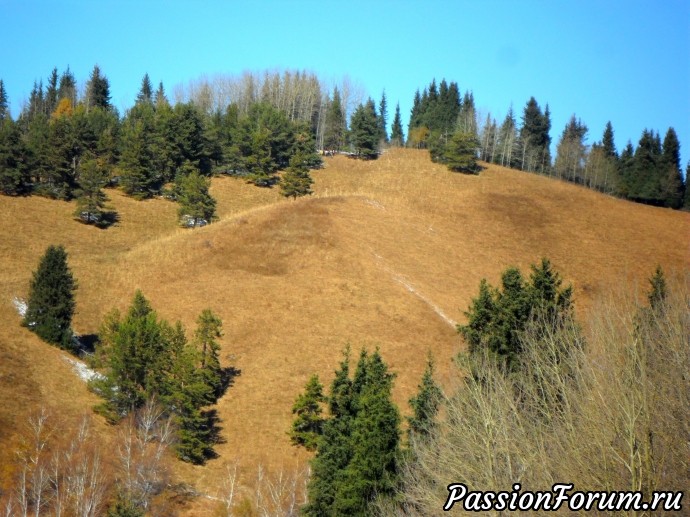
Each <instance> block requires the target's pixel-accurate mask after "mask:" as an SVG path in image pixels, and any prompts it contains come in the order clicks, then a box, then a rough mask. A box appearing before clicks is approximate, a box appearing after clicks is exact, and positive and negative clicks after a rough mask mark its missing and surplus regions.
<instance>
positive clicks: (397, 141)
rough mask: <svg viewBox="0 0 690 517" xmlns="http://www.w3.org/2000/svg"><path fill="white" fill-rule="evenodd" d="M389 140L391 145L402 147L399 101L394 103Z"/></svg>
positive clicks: (402, 136) (403, 140)
mask: <svg viewBox="0 0 690 517" xmlns="http://www.w3.org/2000/svg"><path fill="white" fill-rule="evenodd" d="M390 142H391V145H394V146H396V147H404V145H405V135H404V134H403V128H402V120H401V118H400V103H398V104H396V105H395V117H394V118H393V125H392V127H391V139H390Z"/></svg>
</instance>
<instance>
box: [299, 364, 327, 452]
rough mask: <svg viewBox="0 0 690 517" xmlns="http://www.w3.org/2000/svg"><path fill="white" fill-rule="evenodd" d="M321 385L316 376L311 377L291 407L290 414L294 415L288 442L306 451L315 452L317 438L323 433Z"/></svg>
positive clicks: (323, 398)
mask: <svg viewBox="0 0 690 517" xmlns="http://www.w3.org/2000/svg"><path fill="white" fill-rule="evenodd" d="M326 400H327V399H326V397H325V396H324V394H323V385H322V384H321V382H320V381H319V376H318V375H312V376H311V377H310V378H309V381H307V384H306V386H305V387H304V393H300V394H299V396H298V397H297V400H296V401H295V404H294V406H292V414H293V415H296V417H295V420H294V421H293V422H292V429H291V431H290V441H291V442H292V444H293V445H300V446H302V447H304V448H305V449H307V450H308V451H314V450H316V447H317V445H318V441H319V437H320V436H321V434H322V432H323V423H324V418H323V417H322V416H321V413H322V410H321V405H322V404H323V403H324V402H326Z"/></svg>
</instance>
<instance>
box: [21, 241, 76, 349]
mask: <svg viewBox="0 0 690 517" xmlns="http://www.w3.org/2000/svg"><path fill="white" fill-rule="evenodd" d="M76 289H77V283H76V281H75V280H74V277H73V275H72V271H71V270H70V268H69V266H68V265H67V253H66V252H65V248H63V247H62V246H49V247H48V249H47V250H46V252H45V255H43V258H41V261H40V263H39V265H38V269H37V270H36V271H35V272H34V274H33V279H32V280H31V285H30V290H29V300H28V302H27V309H26V314H25V315H24V320H23V325H24V326H26V327H28V328H29V329H30V330H32V331H33V332H35V333H36V334H37V335H38V336H39V337H40V338H41V339H43V340H44V341H47V342H48V343H53V344H55V345H58V346H60V347H61V348H63V349H68V350H69V349H72V347H73V346H72V336H73V334H72V327H71V325H72V316H74V309H75V303H74V292H75V291H76Z"/></svg>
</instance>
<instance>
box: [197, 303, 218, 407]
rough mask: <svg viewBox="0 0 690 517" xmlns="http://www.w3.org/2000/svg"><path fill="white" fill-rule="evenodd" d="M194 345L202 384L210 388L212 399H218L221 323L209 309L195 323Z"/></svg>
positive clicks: (209, 401) (210, 402) (211, 401)
mask: <svg viewBox="0 0 690 517" xmlns="http://www.w3.org/2000/svg"><path fill="white" fill-rule="evenodd" d="M196 325H197V327H196V331H195V332H194V344H195V346H196V348H197V350H198V353H199V369H200V374H201V375H202V377H203V379H204V382H205V383H206V384H207V385H208V387H209V388H210V393H212V394H213V399H212V400H208V401H207V402H208V403H209V404H212V403H213V402H215V400H216V398H217V397H220V395H221V392H222V390H223V369H222V368H221V366H220V355H219V354H220V344H219V343H218V339H219V338H220V337H222V336H223V322H222V321H221V319H220V318H219V317H218V316H216V315H215V314H214V313H213V311H211V309H204V310H203V311H202V312H201V314H200V315H199V318H197V321H196Z"/></svg>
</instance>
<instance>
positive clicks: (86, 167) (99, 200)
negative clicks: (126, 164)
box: [74, 158, 108, 224]
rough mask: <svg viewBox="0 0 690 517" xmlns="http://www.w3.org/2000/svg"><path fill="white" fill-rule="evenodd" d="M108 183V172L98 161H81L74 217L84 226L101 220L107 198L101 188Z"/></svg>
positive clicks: (93, 159)
mask: <svg viewBox="0 0 690 517" xmlns="http://www.w3.org/2000/svg"><path fill="white" fill-rule="evenodd" d="M107 183H108V172H107V171H106V170H105V169H104V168H103V167H102V166H101V164H100V163H99V160H97V159H95V158H87V159H84V160H82V161H81V164H80V172H79V180H78V184H79V188H78V189H77V190H76V192H75V194H76V197H77V208H76V210H75V212H74V215H75V216H76V217H77V218H78V219H79V220H80V221H82V222H84V223H86V224H99V223H100V222H101V221H102V219H103V209H104V208H105V202H106V200H107V197H106V195H105V193H104V192H103V187H105V185H106V184H107Z"/></svg>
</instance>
